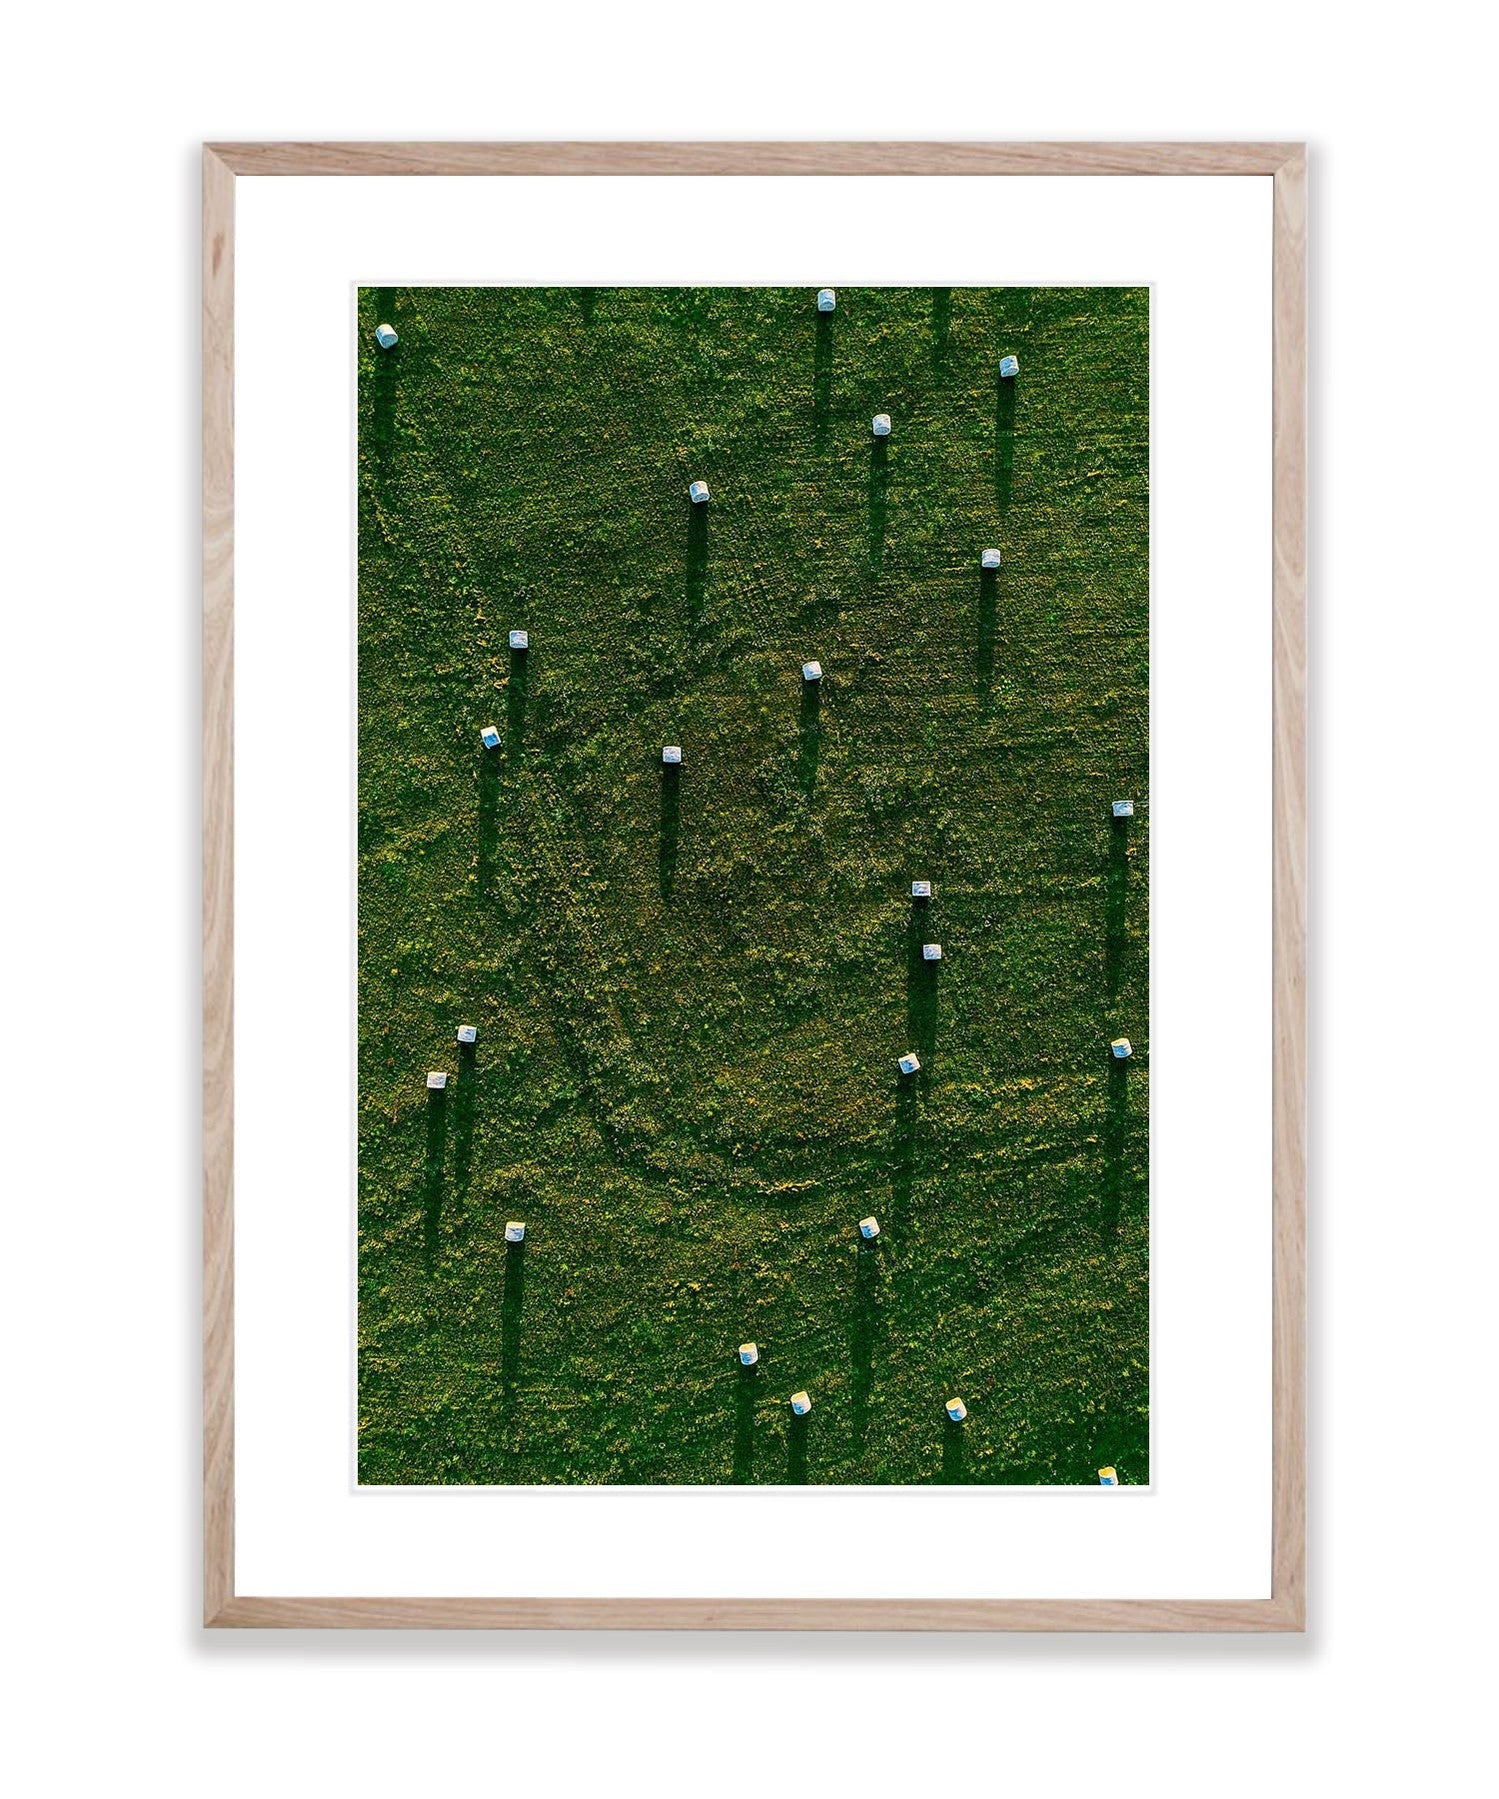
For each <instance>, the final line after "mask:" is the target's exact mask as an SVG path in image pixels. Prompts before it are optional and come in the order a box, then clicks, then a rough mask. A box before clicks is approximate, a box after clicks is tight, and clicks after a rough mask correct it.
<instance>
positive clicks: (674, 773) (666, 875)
mask: <svg viewBox="0 0 1499 1799" xmlns="http://www.w3.org/2000/svg"><path fill="white" fill-rule="evenodd" d="M681 835H682V780H681V768H680V766H679V765H678V764H676V763H667V764H664V765H663V767H662V769H661V838H660V845H659V848H658V851H657V860H658V863H659V867H660V876H661V898H662V899H663V900H666V901H669V900H670V899H671V897H672V894H673V893H674V892H675V891H676V885H677V851H678V844H679V841H680V838H681Z"/></svg>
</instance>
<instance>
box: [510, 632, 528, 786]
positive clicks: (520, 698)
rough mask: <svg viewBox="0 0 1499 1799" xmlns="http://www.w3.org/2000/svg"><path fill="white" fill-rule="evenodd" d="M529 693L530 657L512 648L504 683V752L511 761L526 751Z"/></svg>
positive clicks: (522, 651)
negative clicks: (507, 676)
mask: <svg viewBox="0 0 1499 1799" xmlns="http://www.w3.org/2000/svg"><path fill="white" fill-rule="evenodd" d="M530 694H531V674H530V658H529V656H528V655H527V653H526V652H525V651H524V650H512V651H511V652H510V676H509V679H508V680H507V681H506V683H505V754H506V755H507V756H508V757H509V758H510V760H511V761H512V762H514V761H518V760H519V759H520V757H522V756H523V755H524V754H525V753H526V706H527V703H528V701H529V699H530Z"/></svg>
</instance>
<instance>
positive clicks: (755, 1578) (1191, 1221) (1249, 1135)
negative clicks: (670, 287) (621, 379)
mask: <svg viewBox="0 0 1499 1799" xmlns="http://www.w3.org/2000/svg"><path fill="white" fill-rule="evenodd" d="M685 221H690V230H689V229H684V222H685ZM1270 254H1271V182H1270V178H1269V177H1235V178H1227V177H1225V178H1205V177H1192V178H1166V177H1151V178H1116V177H1108V178H1105V177H1066V178H1060V177H1058V178H1039V177H1036V178H1020V177H1006V178H1003V179H999V180H993V179H991V180H984V179H975V178H951V179H947V178H909V177H894V178H878V179H871V178H858V179H847V178H846V179H836V178H827V179H813V178H794V179H789V178H780V179H773V178H763V179H762V178H732V179H720V180H716V181H712V182H711V183H709V182H707V181H705V180H695V181H694V182H693V183H692V186H691V188H690V189H689V188H687V187H685V186H684V181H683V179H678V178H630V179H614V178H611V179H594V180H584V179H573V178H542V177H527V178H504V179H494V180H484V179H475V178H467V179H426V178H423V179H400V180H393V179H384V180H379V181H375V180H363V179H339V180H318V179H297V180H279V179H270V178H262V179H248V178H241V179H240V180H239V182H238V183H237V268H238V275H237V287H236V359H237V366H236V387H235V401H236V697H235V704H236V748H235V758H236V761H235V770H236V773H235V806H236V828H237V846H236V881H235V916H236V953H237V962H238V970H237V981H236V1028H235V1065H236V1110H237V1122H236V1143H237V1148H236V1159H235V1192H236V1212H237V1219H236V1243H235V1251H236V1337H235V1346H236V1376H237V1379H236V1475H237V1520H236V1535H237V1572H236V1589H237V1590H238V1591H239V1592H241V1593H259V1594H295V1593H320V1594H328V1595H336V1594H358V1593H372V1594H373V1593H379V1594H390V1595H398V1594H431V1595H441V1594H518V1595H546V1594H551V1595H558V1596H565V1595H579V1596H587V1595H600V1596H602V1595H610V1594H659V1595H714V1594H735V1595H739V1596H746V1597H749V1596H771V1595H774V1596H815V1597H836V1596H880V1597H917V1596H932V1597H954V1598H957V1597H972V1596H1004V1597H1020V1598H1024V1597H1047V1596H1050V1597H1057V1598H1072V1597H1096V1598H1108V1597H1115V1598H1156V1597H1172V1598H1252V1597H1264V1596H1266V1595H1268V1593H1269V1581H1270V1566H1269V1516H1270V1391H1269V1366H1270V1335H1269V1324H1270V1319H1269V1293H1270V857H1269V845H1270V756H1269V742H1270V633H1269V620H1270V598H1269V586H1270V556H1269V545H1270V455H1269V450H1270ZM535 281H544V282H550V283H557V284H577V285H598V286H605V285H611V284H638V285H650V284H653V283H671V282H679V281H680V282H695V283H704V284H709V283H746V284H751V283H776V284H783V283H784V284H800V285H806V286H808V287H809V288H815V287H816V286H818V285H820V284H821V283H823V282H824V281H832V282H833V283H834V284H835V285H836V286H839V287H841V288H846V289H854V288H857V287H858V286H859V285H861V284H892V283H894V284H910V285H917V284H929V283H937V282H941V283H944V284H952V285H954V286H961V285H976V286H981V285H996V284H1003V283H1020V284H1024V283H1034V284H1038V285H1044V284H1065V285H1073V284H1088V283H1120V282H1128V283H1149V284H1150V285H1151V286H1152V288H1153V290H1154V291H1153V301H1152V326H1153V345H1152V465H1153V500H1152V533H1153V542H1152V720H1153V724H1152V765H1153V766H1152V782H1151V792H1150V795H1149V804H1150V807H1151V863H1152V1021H1151V1022H1152V1029H1151V1102H1152V1189H1151V1205H1152V1244H1153V1251H1152V1327H1153V1341H1152V1403H1153V1441H1152V1472H1153V1479H1154V1485H1153V1487H1152V1489H1151V1490H1149V1491H1135V1490H1131V1489H1127V1488H1126V1489H1119V1490H1117V1491H1103V1490H1089V1491H1081V1490H1077V1489H1064V1490H1057V1489H1047V1488H1028V1489H1016V1490H995V1489H983V1488H960V1489H924V1488H890V1489H863V1488H861V1489H830V1488H807V1489H795V1490H786V1489H782V1490H777V1491H773V1492H767V1491H765V1490H764V1489H739V1488H661V1489H644V1490H642V1489H594V1488H581V1489H580V1488H572V1489H512V1490H504V1489H410V1488H400V1489H359V1488H357V1487H356V1486H355V1485H354V1483H353V1479H352V1474H351V1469H350V1461H349V1448H348V1446H349V1440H350V1417H351V1414H350V1407H351V1403H352V1401H351V1394H352V1391H353V1368H352V1344H353V1342H354V1340H355V1333H354V1317H353V1310H354V1285H353V1281H352V1278H351V1259H352V1232H353V1223H352V1212H353V1197H352V1196H353V1184H354V1183H353V1148H352V1145H353V1091H354V1072H353V1070H354V1054H353V1045H354V1033H353V1016H354V1013H353V999H354V996H353V966H354V961H353V908H352V897H351V890H350V870H351V868H352V866H353V806H352V799H351V795H352V792H353V769H352V761H351V754H350V746H351V744H352V741H353V730H352V726H353V704H354V699H353V696H354V685H353V682H354V672H353V629H352V594H353V589H354V545H353V534H352V530H351V526H350V517H351V509H352V494H353V464H352V449H353V442H352V431H351V416H352V382H353V357H352V346H351V344H350V341H349V320H350V290H351V287H353V286H354V285H356V284H366V285H385V284H389V285H405V284H417V283H434V282H464V283H474V284H486V283H492V284H513V283H526V282H535ZM1246 841H1247V842H1252V843H1259V844H1262V845H1263V846H1264V853H1263V856H1261V857H1258V858H1257V859H1256V860H1255V862H1254V864H1253V866H1252V867H1249V868H1247V869H1246V867H1245V866H1244V852H1243V849H1242V845H1243V843H1245V842H1246ZM288 1019H293V1020H295V1028H296V1032H297V1034H298V1036H299V1038H300V1040H301V1042H302V1043H303V1045H304V1046H305V1047H304V1049H303V1051H302V1053H300V1054H299V1056H298V1058H297V1061H296V1063H295V1065H292V1066H288V1065H287V1064H286V1061H285V1045H286V1043H287V1041H288V1037H289V1035H290V1032H289V1030H288V1023H287V1021H288ZM1226 1026H1231V1029H1232V1040H1231V1041H1228V1040H1226V1036H1225V1027H1226ZM1230 1143H1231V1144H1232V1149H1231V1151H1230V1150H1229V1149H1227V1148H1226V1145H1228V1144H1230ZM1205 1183H1211V1184H1205Z"/></svg>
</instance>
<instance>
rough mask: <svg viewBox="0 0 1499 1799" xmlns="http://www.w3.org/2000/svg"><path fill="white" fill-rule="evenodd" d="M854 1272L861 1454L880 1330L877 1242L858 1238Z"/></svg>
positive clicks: (855, 1397) (857, 1444) (856, 1441)
mask: <svg viewBox="0 0 1499 1799" xmlns="http://www.w3.org/2000/svg"><path fill="white" fill-rule="evenodd" d="M858 1258H859V1260H858V1263H857V1266H856V1267H855V1269H854V1315H853V1328H852V1330H851V1332H850V1337H851V1343H850V1348H851V1351H852V1362H853V1383H852V1396H853V1431H854V1448H855V1449H856V1450H861V1449H863V1447H864V1441H865V1438H866V1437H867V1436H868V1433H869V1396H870V1394H871V1392H872V1391H873V1390H874V1352H875V1340H876V1338H877V1336H878V1334H879V1328H880V1250H879V1239H878V1238H875V1239H872V1240H871V1239H867V1238H864V1237H861V1238H860V1239H859V1247H858Z"/></svg>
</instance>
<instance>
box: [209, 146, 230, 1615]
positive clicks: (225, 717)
mask: <svg viewBox="0 0 1499 1799" xmlns="http://www.w3.org/2000/svg"><path fill="white" fill-rule="evenodd" d="M233 1592H234V176H233V173H232V172H231V171H230V169H229V167H228V166H227V164H225V163H224V162H223V161H222V160H221V159H220V158H219V157H217V156H215V155H214V154H213V152H212V151H211V150H207V151H205V152H204V155H203V1612H204V1616H205V1617H206V1618H208V1619H214V1618H217V1617H220V1616H222V1615H223V1612H224V1608H225V1606H226V1604H227V1603H228V1602H229V1600H230V1598H231V1596H232V1594H233Z"/></svg>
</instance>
